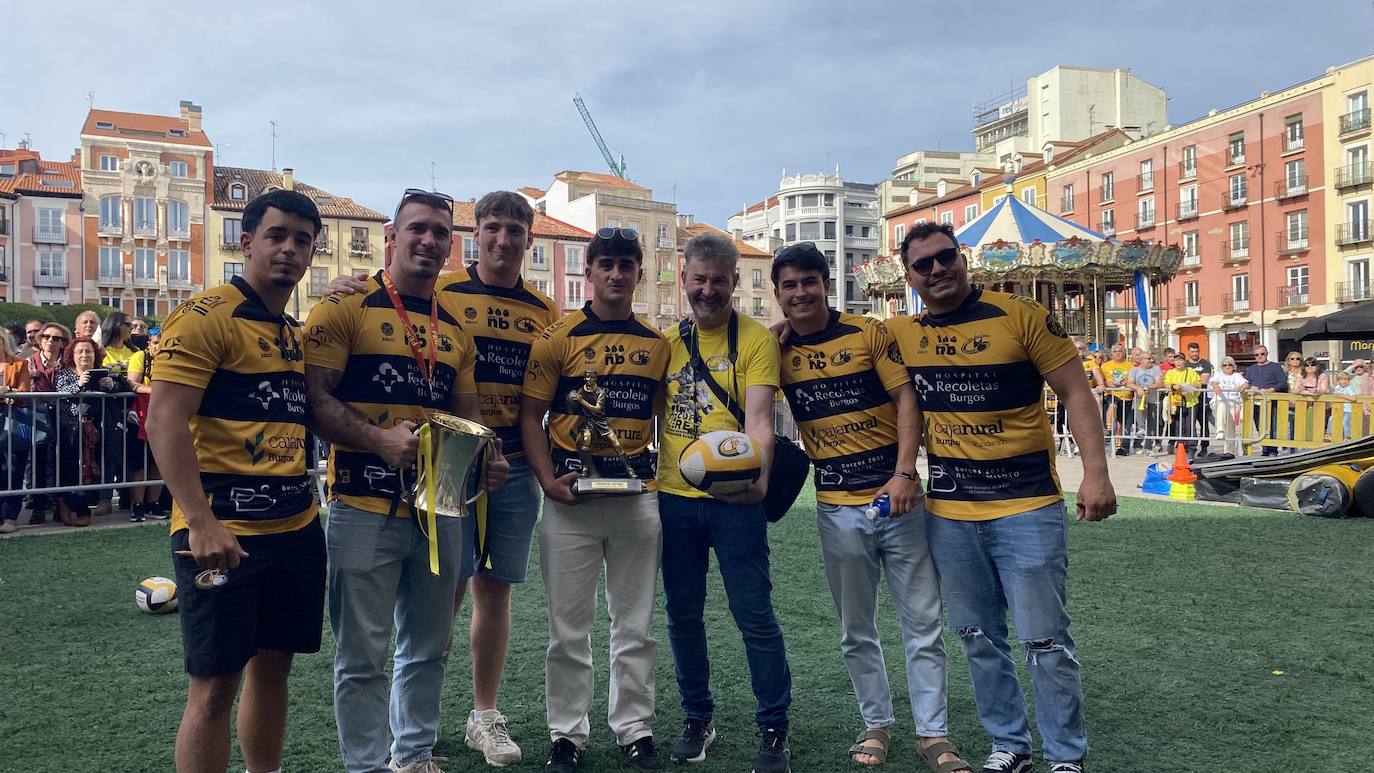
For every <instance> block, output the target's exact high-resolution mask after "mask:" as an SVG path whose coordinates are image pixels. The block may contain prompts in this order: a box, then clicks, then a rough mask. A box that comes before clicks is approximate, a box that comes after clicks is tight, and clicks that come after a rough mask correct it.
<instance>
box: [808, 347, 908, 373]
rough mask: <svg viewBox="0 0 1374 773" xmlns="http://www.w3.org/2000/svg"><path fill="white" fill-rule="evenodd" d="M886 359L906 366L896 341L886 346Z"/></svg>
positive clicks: (900, 348)
mask: <svg viewBox="0 0 1374 773" xmlns="http://www.w3.org/2000/svg"><path fill="white" fill-rule="evenodd" d="M887 358H888V359H889V360H891V361H893V362H895V363H897V364H898V365H905V364H906V363H905V362H903V361H902V347H900V346H898V345H897V342H896V341H894V342H892V343H890V344H888V345H887ZM793 359H797V360H800V358H793ZM800 364H801V363H800V362H796V363H795V364H794V367H795V366H796V365H800Z"/></svg>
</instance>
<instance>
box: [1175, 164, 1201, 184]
mask: <svg viewBox="0 0 1374 773" xmlns="http://www.w3.org/2000/svg"><path fill="white" fill-rule="evenodd" d="M1194 177H1197V161H1193V162H1192V163H1191V164H1190V163H1188V162H1187V161H1180V162H1178V179H1180V180H1191V179H1192V178H1194Z"/></svg>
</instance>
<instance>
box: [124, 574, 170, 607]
mask: <svg viewBox="0 0 1374 773" xmlns="http://www.w3.org/2000/svg"><path fill="white" fill-rule="evenodd" d="M134 603H135V604H137V605H138V608H139V609H141V610H143V611H144V612H147V613H148V614H150V615H162V614H166V613H168V612H171V611H173V610H175V609H176V608H177V584H176V583H175V582H173V581H171V580H169V579H167V578H166V577H149V578H148V579H146V580H144V581H143V582H141V583H139V584H138V587H136V588H134Z"/></svg>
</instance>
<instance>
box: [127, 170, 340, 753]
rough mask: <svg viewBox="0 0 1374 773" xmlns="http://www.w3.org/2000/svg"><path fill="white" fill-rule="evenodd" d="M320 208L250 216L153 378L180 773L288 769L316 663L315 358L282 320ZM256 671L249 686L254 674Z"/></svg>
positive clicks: (258, 205)
mask: <svg viewBox="0 0 1374 773" xmlns="http://www.w3.org/2000/svg"><path fill="white" fill-rule="evenodd" d="M320 225H321V224H320V215H319V211H318V210H317V209H316V207H315V204H314V203H313V202H312V201H311V200H310V199H309V198H307V197H306V196H303V195H301V194H300V193H296V192H294V191H283V190H278V191H271V192H269V193H265V194H263V195H261V196H258V197H256V198H254V199H253V200H252V201H250V202H248V205H247V206H246V207H245V208H244V211H243V235H242V236H241V237H240V239H241V241H240V244H241V246H242V248H243V256H244V272H243V276H241V277H235V278H234V279H233V281H231V282H230V283H228V284H226V285H221V286H219V287H215V288H212V289H210V290H206V291H205V292H203V293H201V294H199V295H197V296H196V297H195V298H192V299H191V300H190V301H187V302H186V303H184V304H182V305H181V306H178V307H177V309H176V311H174V312H173V313H172V314H171V315H170V316H169V317H168V319H167V323H166V325H165V326H164V329H163V335H162V346H161V349H160V350H159V352H158V355H157V358H156V359H157V367H156V368H154V369H153V374H154V375H153V381H154V382H155V383H156V386H155V387H154V389H153V397H152V401H151V404H150V405H149V408H148V428H147V432H148V442H149V444H150V445H151V446H152V450H153V454H154V455H155V456H156V457H157V460H158V467H159V469H160V470H161V471H162V475H163V478H164V479H165V480H166V481H167V487H168V488H169V489H170V490H171V492H172V496H173V499H174V502H175V504H174V506H173V508H172V552H173V558H172V560H173V563H174V564H175V568H176V581H177V596H178V598H179V599H180V603H179V610H180V615H181V631H182V642H183V646H184V648H185V654H186V671H187V673H189V674H190V675H191V683H190V688H189V690H188V694H187V697H186V710H185V712H184V713H183V714H182V718H181V727H180V729H179V730H178V731H177V742H176V769H177V771H178V773H200V772H201V771H215V773H223V771H224V770H225V767H226V766H227V765H228V764H229V715H230V711H231V710H232V708H233V705H234V695H235V694H236V693H237V692H238V688H239V682H240V681H241V680H242V681H243V699H242V701H240V703H239V711H238V738H239V746H240V747H241V748H242V750H243V759H244V764H245V766H246V767H247V769H248V772H249V773H279V771H280V770H281V756H282V742H283V739H284V736H285V732H286V707H287V675H288V674H289V673H290V670H291V658H292V654H293V653H296V652H318V651H319V649H320V630H321V627H322V625H323V621H324V578H325V549H324V532H323V531H322V529H321V528H320V521H319V518H318V515H317V512H316V510H317V505H316V504H315V500H314V497H313V496H312V494H311V486H310V478H309V476H308V475H307V473H306V453H305V448H306V431H305V422H306V415H307V411H306V395H305V363H304V359H303V357H302V354H301V332H300V330H299V325H298V324H297V322H296V321H295V320H293V319H291V318H290V317H289V316H286V314H285V313H284V311H285V308H286V303H287V301H288V300H289V299H290V297H291V292H292V290H293V289H294V288H295V287H296V283H297V282H299V281H300V279H301V276H302V275H304V274H305V271H306V269H307V268H309V267H310V259H311V256H312V255H313V254H314V245H315V236H316V234H318V233H319V231H320ZM245 675H246V678H244V677H245Z"/></svg>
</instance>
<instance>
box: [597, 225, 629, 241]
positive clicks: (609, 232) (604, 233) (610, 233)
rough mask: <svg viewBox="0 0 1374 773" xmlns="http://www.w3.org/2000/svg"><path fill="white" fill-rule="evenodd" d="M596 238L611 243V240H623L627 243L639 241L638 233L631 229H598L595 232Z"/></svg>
mask: <svg viewBox="0 0 1374 773" xmlns="http://www.w3.org/2000/svg"><path fill="white" fill-rule="evenodd" d="M596 236H597V238H599V239H601V240H602V241H607V242H609V241H611V240H612V239H623V240H624V241H627V242H637V241H639V231H636V230H635V229H633V228H610V227H607V228H598V229H597V231H596Z"/></svg>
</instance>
